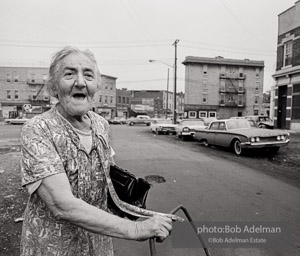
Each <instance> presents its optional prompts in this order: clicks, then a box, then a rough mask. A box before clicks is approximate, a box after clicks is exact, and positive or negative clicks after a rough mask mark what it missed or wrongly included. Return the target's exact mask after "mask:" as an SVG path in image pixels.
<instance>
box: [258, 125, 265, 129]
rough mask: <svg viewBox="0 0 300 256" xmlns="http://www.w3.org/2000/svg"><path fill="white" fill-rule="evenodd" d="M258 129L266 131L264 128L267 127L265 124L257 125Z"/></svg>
mask: <svg viewBox="0 0 300 256" xmlns="http://www.w3.org/2000/svg"><path fill="white" fill-rule="evenodd" d="M258 128H261V129H266V128H267V126H266V125H265V124H259V125H258Z"/></svg>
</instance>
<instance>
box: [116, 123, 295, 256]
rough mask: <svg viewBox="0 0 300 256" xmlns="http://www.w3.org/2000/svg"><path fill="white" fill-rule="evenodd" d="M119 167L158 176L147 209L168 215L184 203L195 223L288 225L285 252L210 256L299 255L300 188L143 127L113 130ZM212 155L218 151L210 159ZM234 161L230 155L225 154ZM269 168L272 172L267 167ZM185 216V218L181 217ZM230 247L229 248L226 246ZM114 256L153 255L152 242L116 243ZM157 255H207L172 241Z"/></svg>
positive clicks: (239, 250)
mask: <svg viewBox="0 0 300 256" xmlns="http://www.w3.org/2000/svg"><path fill="white" fill-rule="evenodd" d="M112 140H113V142H112V145H113V148H114V150H115V151H116V157H115V159H116V162H117V163H118V164H119V165H120V166H122V167H124V168H127V169H128V170H130V171H132V172H133V173H135V174H136V175H138V176H140V177H145V176H148V175H157V176H160V177H163V178H164V179H165V180H166V182H164V183H153V188H152V189H151V190H150V193H149V198H148V201H147V206H148V208H150V209H153V210H157V211H161V212H170V211H171V210H172V209H173V208H174V207H176V206H177V205H179V204H183V205H184V206H185V207H186V208H187V209H188V211H189V212H190V214H191V216H192V218H193V220H194V221H195V222H198V221H201V222H203V221H204V222H206V221H224V222H233V221H240V222H244V221H254V222H258V221H266V222H270V221H274V222H282V221H286V222H289V224H291V226H292V231H291V237H290V239H292V240H291V241H290V240H289V238H287V241H285V246H286V248H222V249H210V250H211V254H212V255H220V256H221V255H222V256H226V255H257V256H262V255H263V256H276V255H293V256H294V255H295V256H296V255H299V254H300V250H299V246H300V229H299V226H300V224H299V223H300V221H299V220H300V217H299V216H300V214H299V213H300V202H299V192H300V191H299V188H298V187H295V186H292V185H290V184H288V183H286V182H284V181H282V180H280V179H277V178H274V177H271V176H269V175H266V174H264V173H262V172H260V171H259V170H257V169H256V168H251V167H249V166H247V165H244V164H243V163H242V162H235V161H231V160H230V157H229V158H228V159H226V158H223V157H221V156H220V154H222V151H217V152H218V154H219V155H218V154H215V152H216V150H214V149H207V148H205V147H201V146H199V145H198V144H197V143H192V142H183V141H180V140H178V139H176V138H175V137H174V136H164V135H160V136H157V135H154V134H152V133H151V132H150V131H149V128H147V127H143V126H135V127H128V126H112ZM212 152H214V153H213V154H212ZM223 153H224V154H227V155H229V156H230V154H232V153H231V152H223ZM232 157H234V156H233V155H232ZM267 168H268V167H267ZM181 216H183V215H181ZM225 247H226V246H225ZM115 248H116V255H117V256H118V255H133V253H132V252H133V251H135V252H136V253H135V254H134V255H150V254H149V247H148V243H146V242H144V243H138V242H132V241H124V240H117V241H116V245H115ZM157 255H164V256H167V255H172V256H173V255H189V256H192V255H205V254H204V253H203V251H202V250H201V249H191V248H190V249H189V248H186V249H174V248H173V247H172V237H170V238H169V239H168V240H167V241H166V242H165V243H163V244H157Z"/></svg>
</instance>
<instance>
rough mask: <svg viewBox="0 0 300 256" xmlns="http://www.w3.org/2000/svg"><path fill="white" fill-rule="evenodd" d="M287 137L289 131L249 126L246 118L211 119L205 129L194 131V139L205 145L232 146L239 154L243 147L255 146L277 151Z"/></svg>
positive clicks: (284, 144)
mask: <svg viewBox="0 0 300 256" xmlns="http://www.w3.org/2000/svg"><path fill="white" fill-rule="evenodd" d="M289 137H290V135H289V133H288V132H287V131H284V130H269V129H260V128H255V127H251V125H250V123H249V121H248V120H247V119H224V120H217V121H213V122H211V123H210V125H209V127H208V128H207V129H202V130H198V131H196V133H195V139H196V140H198V141H200V142H202V143H203V144H204V145H205V146H209V145H216V146H222V147H227V148H232V149H233V151H234V152H235V154H237V155H241V154H242V153H243V152H244V151H245V149H257V148H267V149H268V150H269V151H270V152H272V153H277V152H278V150H279V148H280V147H281V146H286V145H288V143H289V141H290V139H289Z"/></svg>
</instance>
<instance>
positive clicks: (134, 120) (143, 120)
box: [127, 115, 152, 126]
mask: <svg viewBox="0 0 300 256" xmlns="http://www.w3.org/2000/svg"><path fill="white" fill-rule="evenodd" d="M151 121H152V119H151V118H150V117H149V116H146V115H138V116H136V117H130V118H129V119H127V123H128V124H129V125H130V126H133V125H136V124H145V125H147V126H149V125H150V123H151Z"/></svg>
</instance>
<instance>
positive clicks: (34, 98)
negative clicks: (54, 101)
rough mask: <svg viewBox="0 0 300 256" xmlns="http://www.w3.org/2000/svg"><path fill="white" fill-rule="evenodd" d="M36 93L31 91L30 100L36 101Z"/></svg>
mask: <svg viewBox="0 0 300 256" xmlns="http://www.w3.org/2000/svg"><path fill="white" fill-rule="evenodd" d="M36 94H37V92H36V91H35V90H31V95H32V99H33V100H36V96H37V95H36Z"/></svg>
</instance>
